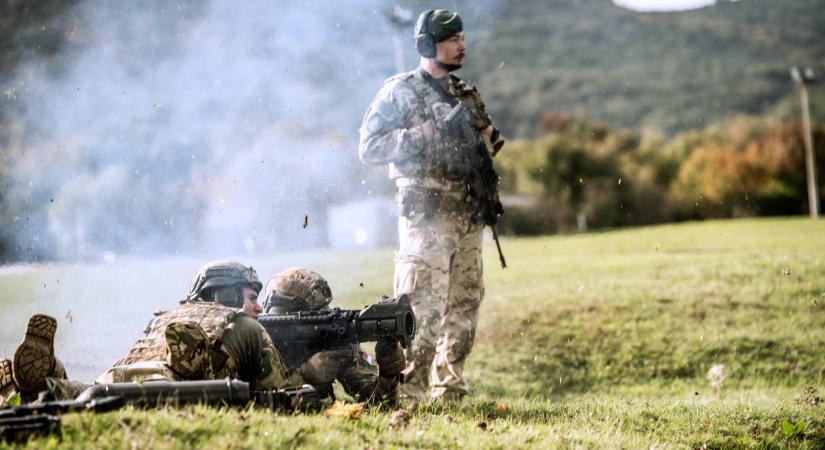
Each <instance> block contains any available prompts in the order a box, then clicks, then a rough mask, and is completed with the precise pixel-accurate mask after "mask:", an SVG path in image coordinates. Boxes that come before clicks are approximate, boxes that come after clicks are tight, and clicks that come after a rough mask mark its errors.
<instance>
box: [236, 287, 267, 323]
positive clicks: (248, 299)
mask: <svg viewBox="0 0 825 450" xmlns="http://www.w3.org/2000/svg"><path fill="white" fill-rule="evenodd" d="M241 295H242V296H243V308H241V310H242V311H243V313H244V314H246V315H247V316H249V317H251V318H253V319H257V318H258V314H260V313H261V312H262V311H263V310H262V309H261V305H259V304H258V293H257V292H255V289H252V288H248V287H245V288H243V291H242V292H241Z"/></svg>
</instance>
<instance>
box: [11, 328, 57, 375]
mask: <svg viewBox="0 0 825 450" xmlns="http://www.w3.org/2000/svg"><path fill="white" fill-rule="evenodd" d="M56 331H57V320H55V319H54V318H53V317H50V316H47V315H45V314H35V315H34V316H32V318H31V319H29V326H28V328H26V336H25V337H24V338H23V342H21V343H20V346H18V347H17V351H15V352H14V362H13V365H12V368H13V370H12V374H13V376H14V382H15V383H16V384H17V388H18V389H20V390H23V391H41V390H44V389H46V377H47V376H48V375H49V372H50V371H51V370H52V368H53V367H54V363H55V360H54V334H55V332H56Z"/></svg>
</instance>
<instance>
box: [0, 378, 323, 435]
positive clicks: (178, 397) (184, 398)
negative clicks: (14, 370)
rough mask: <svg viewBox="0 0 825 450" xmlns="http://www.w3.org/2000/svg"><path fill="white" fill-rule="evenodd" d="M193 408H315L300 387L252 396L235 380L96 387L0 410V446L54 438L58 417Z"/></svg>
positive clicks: (313, 396) (312, 394)
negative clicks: (68, 397) (126, 408)
mask: <svg viewBox="0 0 825 450" xmlns="http://www.w3.org/2000/svg"><path fill="white" fill-rule="evenodd" d="M193 403H203V404H221V405H247V404H249V403H254V404H255V405H256V406H259V407H264V408H271V409H274V410H278V411H290V412H291V411H296V410H300V411H306V410H313V409H316V408H318V407H320V406H321V403H320V399H319V398H318V395H317V393H316V391H315V388H314V387H312V386H310V385H308V384H305V385H303V386H300V387H292V388H284V389H278V390H261V391H255V390H250V389H249V383H246V382H243V381H240V380H230V379H229V378H227V379H224V380H209V381H146V382H143V383H112V384H96V385H94V386H91V387H89V388H88V389H86V390H85V391H83V393H81V394H80V395H79V396H77V398H75V399H74V400H63V401H47V402H37V403H31V404H28V405H23V406H16V407H11V408H5V409H0V441H2V440H6V441H8V442H16V441H19V440H22V439H25V438H27V437H29V436H32V435H38V434H49V433H57V432H59V430H60V417H59V416H58V415H59V414H64V413H69V412H76V411H91V412H98V413H102V412H108V411H113V410H115V409H119V408H122V407H123V406H125V405H134V406H139V407H158V406H163V405H186V404H193Z"/></svg>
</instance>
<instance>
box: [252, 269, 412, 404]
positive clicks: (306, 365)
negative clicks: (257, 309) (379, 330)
mask: <svg viewBox="0 0 825 450" xmlns="http://www.w3.org/2000/svg"><path fill="white" fill-rule="evenodd" d="M265 292H266V294H265V295H266V299H265V300H264V304H263V308H264V311H266V312H267V313H268V314H289V313H295V312H299V311H314V310H319V309H322V308H325V307H327V306H328V305H329V304H330V302H332V291H331V290H330V288H329V284H328V283H327V281H326V280H325V279H324V278H323V277H321V275H319V274H317V273H315V272H313V271H311V270H307V269H302V268H296V269H288V270H285V271H283V272H281V273H279V274H277V275H275V277H273V278H272V279H271V280H270V281H269V283H267V285H266V289H265ZM276 345H279V346H280V345H282V343H277V342H276ZM282 351H283V354H284V356H285V357H286V360H287V364H291V365H294V366H295V367H290V369H293V370H294V375H293V377H294V378H293V381H294V382H295V383H294V384H300V382H303V383H309V384H312V385H313V386H315V389H316V390H317V392H318V394H319V396H320V397H321V398H330V399H332V400H334V399H335V395H334V392H333V386H332V384H333V382H334V381H336V380H338V382H340V383H341V385H342V386H343V387H344V391H345V392H346V393H347V394H349V395H351V396H352V397H353V398H354V399H355V401H357V402H366V403H367V404H368V405H373V404H393V403H395V401H396V400H397V397H398V394H397V387H398V379H399V375H400V373H401V370H402V369H403V368H404V353H403V351H402V350H401V346H400V345H399V344H398V342H394V341H393V342H378V343H377V344H376V346H375V354H376V360H377V362H378V370H375V368H374V367H373V366H372V365H371V364H370V363H369V362H368V358H369V355H368V354H367V353H366V352H364V351H363V350H362V349H361V348H360V346H359V345H357V344H353V345H352V346H349V347H346V348H342V349H337V350H327V351H322V352H318V353H315V354H310V353H309V352H308V351H306V350H305V349H300V348H289V349H287V348H282ZM295 377H297V378H295Z"/></svg>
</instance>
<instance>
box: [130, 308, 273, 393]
mask: <svg viewBox="0 0 825 450" xmlns="http://www.w3.org/2000/svg"><path fill="white" fill-rule="evenodd" d="M175 322H193V323H196V324H198V325H200V327H201V328H202V329H203V331H204V332H205V333H206V336H207V339H208V341H209V352H208V355H207V356H206V357H207V359H208V361H207V362H206V364H205V365H204V367H206V368H207V369H206V371H204V372H203V373H199V374H197V375H195V376H192V377H189V378H190V379H200V378H208V379H218V378H226V377H231V378H238V379H241V380H243V381H247V382H250V383H253V384H254V385H255V386H256V387H258V388H260V389H272V388H280V387H284V386H286V385H287V374H286V367H285V365H284V363H283V360H282V358H281V355H280V353H279V352H278V350H277V348H275V345H274V344H273V343H272V340H271V339H270V338H269V335H268V334H267V333H266V331H265V330H264V329H263V327H262V326H261V325H260V324H259V323H258V322H257V321H256V320H254V319H251V318H249V317H248V316H246V315H244V314H243V313H240V312H238V311H237V310H235V309H231V308H226V307H224V306H221V305H218V304H215V303H207V302H189V303H184V304H182V305H181V306H179V307H177V308H175V309H172V310H169V311H166V312H162V313H160V314H159V315H158V316H157V317H156V318H155V320H153V321H152V323H151V324H150V326H149V330H148V333H147V334H146V336H144V337H143V338H141V339H139V340H138V341H137V342H136V343H135V344H134V345H133V346H132V348H131V349H130V350H129V353H128V354H127V355H126V356H125V357H124V358H122V359H120V360H118V361H117V362H116V363H115V368H117V367H126V366H130V365H135V366H139V365H140V364H139V363H143V362H149V361H156V362H164V363H168V359H167V355H168V349H167V347H168V345H169V344H170V343H168V342H166V337H165V331H166V327H167V326H168V325H169V324H171V323H175ZM167 366H169V365H168V364H167ZM169 369H171V370H172V372H175V373H176V374H178V375H179V374H180V373H181V371H180V370H175V367H171V366H170V367H169ZM126 372H128V371H126ZM176 378H182V377H180V376H178V377H176Z"/></svg>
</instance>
